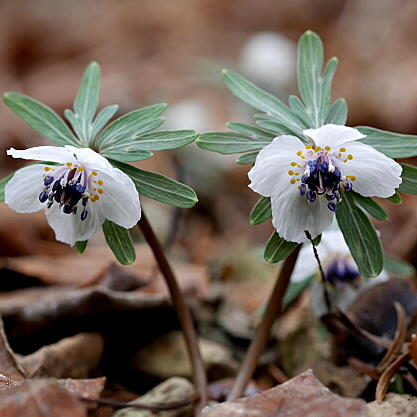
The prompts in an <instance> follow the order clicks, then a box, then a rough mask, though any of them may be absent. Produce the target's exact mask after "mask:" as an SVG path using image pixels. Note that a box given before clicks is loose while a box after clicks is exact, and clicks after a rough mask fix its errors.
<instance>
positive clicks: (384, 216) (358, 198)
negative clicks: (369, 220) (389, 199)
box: [351, 191, 388, 221]
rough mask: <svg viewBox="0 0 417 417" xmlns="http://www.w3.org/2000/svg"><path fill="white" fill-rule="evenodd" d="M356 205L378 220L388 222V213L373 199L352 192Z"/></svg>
mask: <svg viewBox="0 0 417 417" xmlns="http://www.w3.org/2000/svg"><path fill="white" fill-rule="evenodd" d="M351 194H352V196H353V198H354V199H355V202H356V204H358V205H359V207H361V208H362V209H363V210H365V211H366V212H367V213H368V214H370V215H371V216H372V217H374V218H375V219H377V220H384V221H385V220H388V213H387V212H386V211H385V210H384V209H383V208H382V207H381V206H380V205H379V204H378V203H377V202H376V201H375V200H373V199H372V198H371V197H364V196H362V195H360V194H358V193H355V192H354V191H351Z"/></svg>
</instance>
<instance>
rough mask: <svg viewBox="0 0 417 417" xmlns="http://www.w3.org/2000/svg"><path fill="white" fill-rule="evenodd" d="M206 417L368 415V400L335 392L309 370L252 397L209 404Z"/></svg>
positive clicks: (359, 416)
mask: <svg viewBox="0 0 417 417" xmlns="http://www.w3.org/2000/svg"><path fill="white" fill-rule="evenodd" d="M202 415H203V416H204V417H246V416H248V417H249V416H250V417H267V416H268V417H295V416H296V417H316V416H320V417H366V416H367V412H366V403H365V402H364V401H362V400H359V399H351V398H343V397H340V396H338V395H337V394H334V393H332V392H331V391H330V390H328V389H327V388H326V387H325V386H324V385H322V384H321V383H320V381H319V380H318V379H317V378H316V377H315V376H314V375H313V373H312V372H311V371H306V372H304V373H302V374H301V375H298V376H296V377H294V378H292V379H290V380H289V381H288V382H285V383H284V384H282V385H279V386H277V387H275V388H271V389H269V390H267V391H264V392H261V393H260V394H255V395H252V396H251V397H247V398H241V399H239V400H237V401H229V402H225V403H223V404H220V405H219V406H216V407H213V408H209V409H208V410H207V411H205V412H204V413H203V414H202Z"/></svg>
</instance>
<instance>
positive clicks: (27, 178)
mask: <svg viewBox="0 0 417 417" xmlns="http://www.w3.org/2000/svg"><path fill="white" fill-rule="evenodd" d="M44 167H46V165H43V164H35V165H29V166H26V167H24V168H21V169H19V170H18V171H17V172H16V173H15V174H14V175H13V177H12V179H11V180H10V181H9V182H8V183H7V184H6V187H5V190H4V202H5V203H6V204H7V205H8V206H9V207H10V208H11V209H13V210H14V211H16V212H18V213H33V212H35V211H38V210H40V209H41V208H43V207H44V206H43V204H42V203H41V202H40V201H39V194H40V193H41V192H42V190H43V189H44V185H43V181H42V174H44V173H45V171H44Z"/></svg>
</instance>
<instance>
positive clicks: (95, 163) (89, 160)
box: [65, 145, 114, 173]
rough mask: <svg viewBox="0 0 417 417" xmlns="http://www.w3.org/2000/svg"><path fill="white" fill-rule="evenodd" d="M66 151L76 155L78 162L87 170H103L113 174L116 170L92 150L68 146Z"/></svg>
mask: <svg viewBox="0 0 417 417" xmlns="http://www.w3.org/2000/svg"><path fill="white" fill-rule="evenodd" d="M65 150H66V151H67V152H68V153H70V154H72V155H74V154H75V156H76V160H77V161H78V162H79V163H80V164H81V165H82V166H83V167H84V168H86V169H89V170H94V171H98V170H102V171H107V172H109V173H113V170H114V168H113V167H112V165H111V164H110V162H109V161H108V160H107V159H106V158H104V157H103V156H101V155H100V154H99V153H97V152H95V151H93V150H92V149H90V148H76V147H74V146H70V145H66V146H65Z"/></svg>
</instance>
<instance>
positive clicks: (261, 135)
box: [226, 122, 276, 139]
mask: <svg viewBox="0 0 417 417" xmlns="http://www.w3.org/2000/svg"><path fill="white" fill-rule="evenodd" d="M226 126H227V127H228V128H229V129H232V130H236V131H237V132H240V133H243V134H245V135H248V136H250V137H251V138H253V139H274V137H275V136H276V135H275V134H274V133H272V132H270V131H268V130H264V129H259V127H256V126H252V125H248V124H246V123H239V122H227V123H226Z"/></svg>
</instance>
